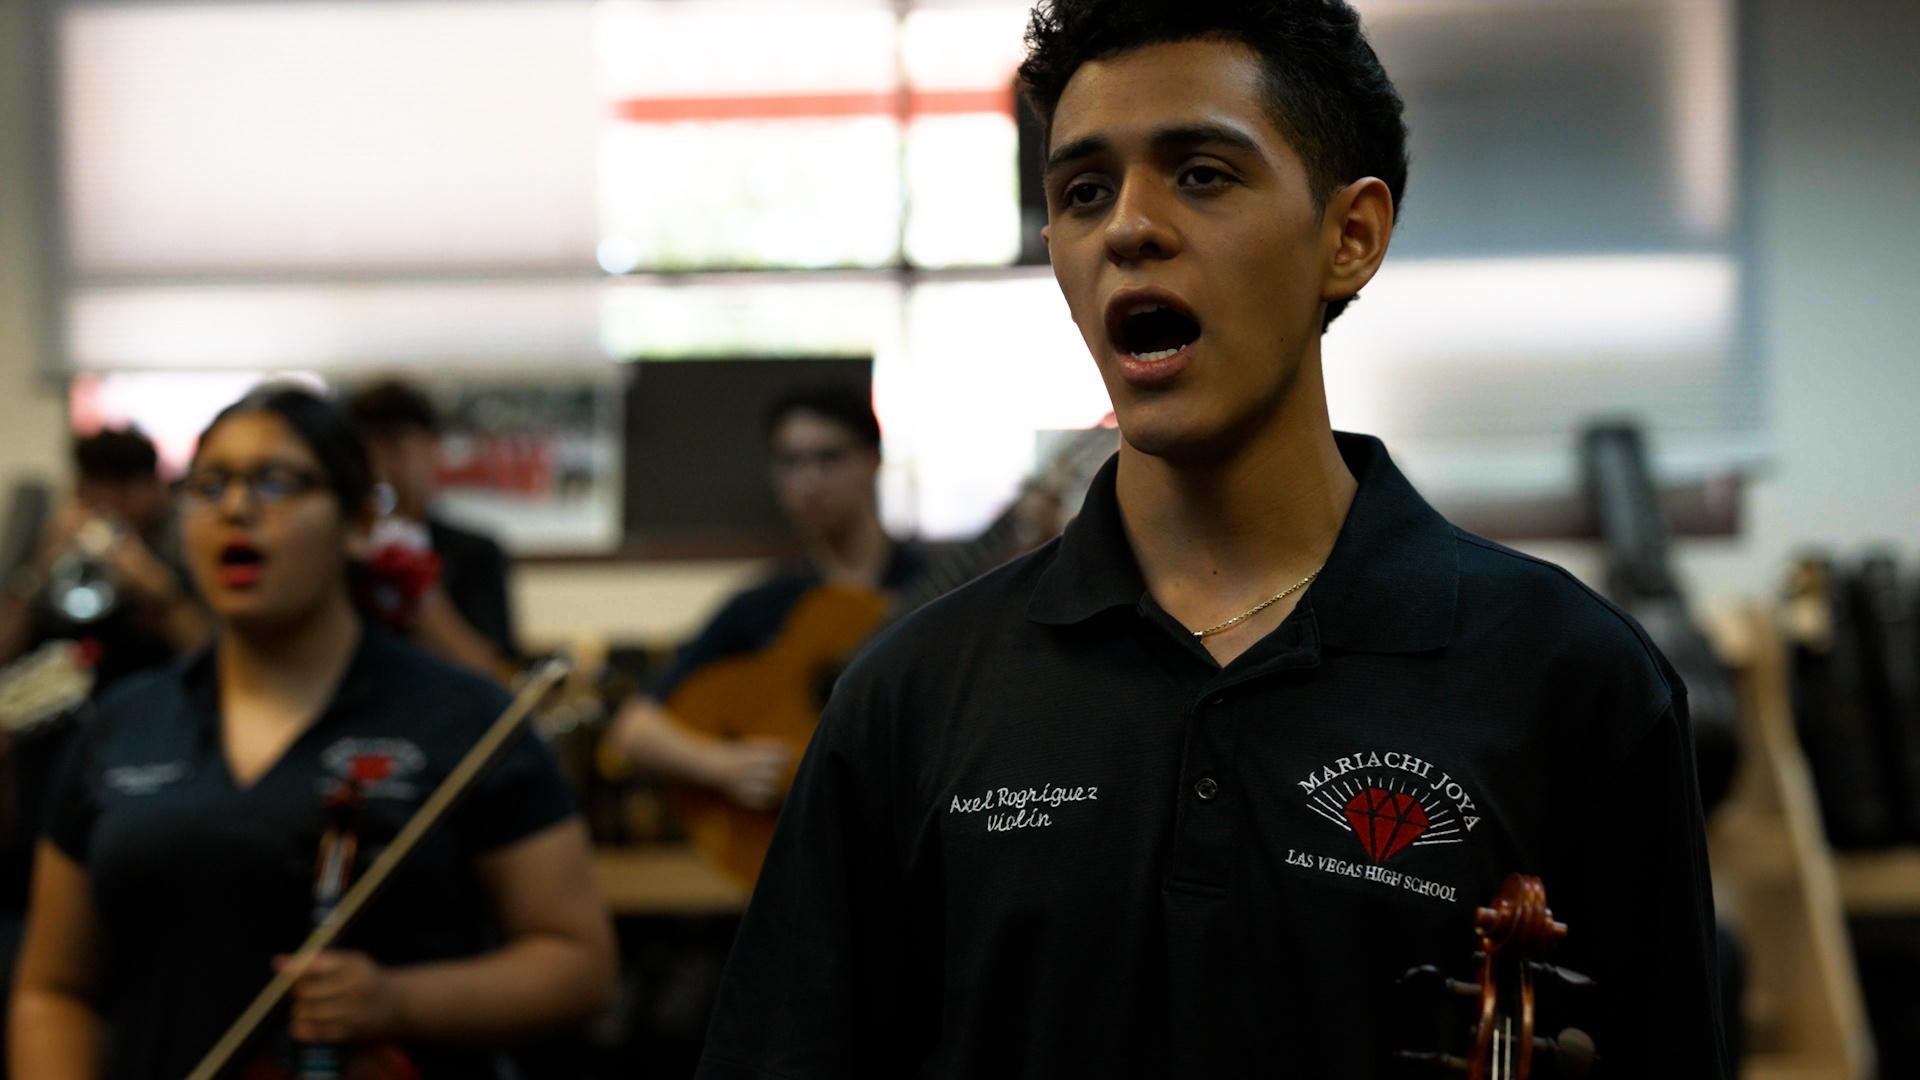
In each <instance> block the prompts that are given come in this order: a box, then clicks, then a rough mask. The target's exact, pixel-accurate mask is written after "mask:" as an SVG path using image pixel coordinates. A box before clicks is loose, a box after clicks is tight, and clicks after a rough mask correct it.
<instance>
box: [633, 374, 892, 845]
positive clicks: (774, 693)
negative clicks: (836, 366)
mask: <svg viewBox="0 0 1920 1080" xmlns="http://www.w3.org/2000/svg"><path fill="white" fill-rule="evenodd" d="M765 431H766V441H767V472H768V478H769V481H770V483H771V485H772V488H773V492H774V497H775V498H776V499H777V500H778V502H779V504H780V509H781V512H782V513H783V514H785V515H786V518H787V521H788V522H789V523H790V524H791V526H792V528H793V532H794V535H795V537H796V538H797V539H798V540H799V542H800V547H801V550H802V552H803V555H802V557H801V558H800V559H798V560H795V561H793V562H792V563H790V564H788V565H786V566H783V567H781V568H779V569H778V570H776V571H775V572H774V573H773V574H772V575H771V576H770V577H768V578H767V579H766V580H764V581H761V582H760V583H758V584H756V585H754V586H752V587H750V588H747V589H745V590H742V591H741V592H739V593H736V594H735V595H734V596H733V597H731V598H730V599H728V600H727V602H726V603H725V604H724V605H722V606H721V608H720V610H719V611H718V612H717V613H715V614H714V616H713V617H712V618H711V619H710V620H709V621H708V622H707V624H706V626H705V627H704V628H703V629H702V630H701V631H700V633H699V634H697V635H695V637H694V638H693V640H692V641H690V642H688V643H687V645H686V646H685V647H684V648H682V649H681V650H680V651H679V652H678V653H677V654H676V655H675V656H674V659H673V663H672V665H671V666H670V667H669V668H668V669H667V671H666V672H665V673H664V674H662V675H661V676H660V677H659V679H658V680H656V681H655V682H654V683H653V685H652V686H651V687H650V688H649V690H648V692H646V693H643V694H640V695H638V696H636V697H635V698H634V699H633V700H632V701H631V702H629V703H628V704H627V705H626V706H625V707H624V708H623V709H622V711H621V714H620V718H619V720H618V721H617V722H616V723H615V725H614V727H613V730H612V731H611V733H610V734H609V750H610V752H611V753H612V754H613V755H615V756H617V757H619V758H623V759H625V761H626V762H627V763H628V764H629V765H631V766H633V767H636V768H640V769H644V770H648V771H651V772H654V773H656V774H658V775H661V776H664V777H666V778H668V779H672V780H679V781H684V782H688V783H694V784H699V785H702V786H705V787H707V788H710V789H712V790H713V791H715V792H718V793H719V794H720V795H722V796H724V797H725V798H727V799H728V800H731V801H732V802H734V803H735V804H737V805H739V806H741V807H743V808H746V809H749V810H758V811H770V810H771V809H773V808H774V807H776V806H778V805H779V802H780V797H781V796H782V795H783V794H784V793H785V788H786V784H787V783H788V781H789V780H790V779H791V778H792V775H793V766H794V764H795V763H796V762H797V750H798V748H797V747H796V746H794V745H793V742H792V740H791V739H781V738H778V737H775V733H776V731H777V730H778V729H777V727H775V726H772V725H771V723H770V722H769V721H768V720H766V719H765V718H760V719H758V720H756V718H754V717H751V716H746V717H743V718H742V720H743V722H744V723H745V724H746V725H747V731H749V732H759V733H760V734H752V735H748V736H747V737H745V738H736V739H723V738H720V737H718V736H717V735H716V734H715V733H713V732H711V731H709V730H701V729H698V728H693V727H689V726H688V725H687V723H686V721H685V719H684V718H681V717H676V716H674V715H673V713H672V712H671V711H670V709H669V706H668V705H666V704H663V703H664V702H671V701H673V699H674V697H675V695H676V693H677V692H678V691H679V690H680V688H681V687H682V685H683V684H684V683H685V682H686V681H687V680H688V678H689V677H692V676H694V675H697V674H702V673H708V672H711V671H712V669H713V666H714V665H716V664H719V663H720V662H721V661H725V660H730V659H734V658H738V657H745V656H750V655H752V654H755V653H759V652H761V651H762V650H765V649H767V648H768V647H769V646H772V645H773V644H774V643H775V640H776V639H778V638H780V637H781V636H782V632H783V630H785V629H786V628H787V626H788V621H789V619H790V617H791V616H792V615H793V613H794V609H795V608H796V606H798V605H799V604H800V603H801V602H802V601H803V600H804V599H805V598H806V597H807V596H808V595H809V594H810V593H813V592H814V591H815V590H818V589H823V588H826V589H840V590H848V591H852V592H854V593H864V594H876V593H882V592H885V593H891V594H896V595H897V594H898V593H899V592H900V591H901V590H902V589H905V588H907V587H908V586H909V585H911V584H912V583H913V581H914V580H915V579H916V578H917V577H919V576H920V574H921V573H922V572H923V571H924V569H925V567H926V559H925V556H924V555H923V554H922V553H920V552H919V551H917V550H916V549H915V548H914V547H913V546H911V545H908V544H902V543H898V542H896V541H895V540H894V539H893V538H892V537H890V536H888V535H887V533H886V530H885V529H884V528H882V526H881V524H880V511H879V506H878V502H877V495H876V492H875V484H876V482H877V480H878V478H879V474H880V422H879V421H878V420H877V419H875V417H874V415H873V407H872V405H870V404H869V403H868V399H867V397H866V396H865V395H863V394H861V393H860V392H858V391H856V390H854V389H853V388H852V387H848V386H841V385H831V384H829V385H821V386H808V387H799V388H795V389H793V390H791V391H789V392H787V393H785V394H783V395H782V396H781V397H780V398H779V399H778V400H777V401H776V402H775V403H774V405H773V407H772V408H771V409H770V410H769V411H768V413H767V419H766V426H765ZM801 629H802V632H804V631H805V628H801ZM720 677H721V678H724V679H729V680H741V681H745V682H747V683H749V684H753V683H755V682H756V681H757V682H758V683H759V685H748V686H745V687H743V688H742V691H743V694H744V695H746V696H745V699H744V700H743V703H742V708H743V711H747V712H751V711H752V710H753V709H754V708H755V703H756V701H757V702H758V703H759V707H760V708H761V709H763V710H768V711H770V710H772V709H774V708H777V707H778V705H777V704H775V703H776V702H779V701H780V690H781V688H780V687H779V686H776V685H771V683H772V682H773V681H774V680H777V679H778V677H779V676H778V674H777V673H776V672H773V671H770V670H762V669H758V668H754V667H736V668H733V669H731V670H729V671H725V672H722V673H721V674H720ZM806 689H807V690H809V691H812V690H813V689H814V688H813V687H807V688H806ZM802 742H803V743H804V740H802Z"/></svg>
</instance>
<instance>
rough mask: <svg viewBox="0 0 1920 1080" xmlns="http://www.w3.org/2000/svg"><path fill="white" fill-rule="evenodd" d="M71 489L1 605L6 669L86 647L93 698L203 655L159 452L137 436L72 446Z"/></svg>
mask: <svg viewBox="0 0 1920 1080" xmlns="http://www.w3.org/2000/svg"><path fill="white" fill-rule="evenodd" d="M73 466H74V473H75V477H76V478H75V481H74V486H73V491H72V494H71V496H70V497H69V499H68V501H67V502H66V503H65V504H64V505H63V506H61V507H60V508H59V509H58V510H57V511H56V512H55V513H54V514H52V515H51V517H50V518H49V520H48V521H47V523H46V526H45V528H44V530H43V533H42V537H41V541H40V543H39V545H38V551H37V553H36V555H35V556H34V558H33V559H32V560H31V561H30V562H29V563H27V564H26V565H24V566H22V567H20V568H18V569H16V570H15V571H14V572H13V574H12V576H11V577H10V578H9V579H8V581H7V585H6V590H5V594H4V599H0V664H4V663H6V662H8V661H11V660H13V659H15V658H16V657H19V656H20V655H22V654H24V653H27V652H29V651H31V650H32V649H34V648H35V647H36V646H38V645H40V644H43V643H45V642H47V641H52V640H69V641H77V642H81V643H83V648H84V651H85V653H86V655H87V657H88V659H89V660H90V662H91V666H92V668H93V671H94V681H95V685H96V688H97V689H105V688H107V687H108V686H111V685H112V684H114V683H115V682H118V681H119V680H120V679H122V678H124V677H125V676H127V675H128V674H131V673H133V672H135V671H139V670H140V669H142V668H146V667H151V666H153V665H155V664H161V663H165V662H166V661H168V660H170V659H172V658H173V657H175V656H177V655H179V654H181V653H184V652H186V651H188V650H190V649H192V648H194V647H195V646H197V645H199V644H200V643H201V642H202V641H203V640H205V638H206V634H207V625H208V624H207V617H206V612H205V610H204V609H203V608H202V606H201V605H200V602H199V601H198V600H197V599H196V598H195V597H194V595H193V592H192V589H191V588H190V587H189V586H188V584H187V580H186V576H185V574H184V572H183V571H182V570H181V569H180V566H179V556H178V551H177V548H178V538H177V537H175V536H174V535H173V533H172V522H173V518H172V504H171V500H170V499H169V497H168V492H167V486H166V484H165V482H164V481H162V479H161V477H160V470H159V457H158V455H157V454H156V453H155V451H154V446H153V442H152V441H151V440H149V439H148V438H147V437H146V436H145V435H142V434H141V433H140V432H139V431H137V430H135V429H132V428H124V429H107V430H102V431H99V432H96V433H94V434H92V435H86V436H82V437H80V438H77V439H75V440H74V443H73Z"/></svg>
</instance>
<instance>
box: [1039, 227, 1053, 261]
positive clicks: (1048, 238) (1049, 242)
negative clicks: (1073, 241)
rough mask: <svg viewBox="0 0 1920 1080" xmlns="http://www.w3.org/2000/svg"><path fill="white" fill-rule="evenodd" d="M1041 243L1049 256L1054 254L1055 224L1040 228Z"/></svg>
mask: <svg viewBox="0 0 1920 1080" xmlns="http://www.w3.org/2000/svg"><path fill="white" fill-rule="evenodd" d="M1040 243H1041V244H1042V245H1043V246H1044V247H1045V248H1046V249H1047V254H1049V255H1051V254H1053V222H1051V221H1049V222H1047V223H1046V224H1045V225H1042V226H1040Z"/></svg>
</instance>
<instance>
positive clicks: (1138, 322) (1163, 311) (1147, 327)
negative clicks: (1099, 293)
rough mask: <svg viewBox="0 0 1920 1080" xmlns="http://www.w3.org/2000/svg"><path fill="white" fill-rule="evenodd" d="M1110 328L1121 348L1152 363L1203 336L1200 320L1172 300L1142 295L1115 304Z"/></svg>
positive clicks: (1115, 343) (1135, 357) (1167, 357)
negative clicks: (1136, 298) (1126, 301)
mask: <svg viewBox="0 0 1920 1080" xmlns="http://www.w3.org/2000/svg"><path fill="white" fill-rule="evenodd" d="M1107 330H1108V334H1109V336H1110V339H1111V340H1112V341H1113V343H1114V345H1115V346H1116V347H1117V348H1119V350H1120V351H1121V352H1123V353H1126V354H1127V355H1129V356H1131V357H1133V358H1134V359H1135V360H1143V361H1146V362H1148V363H1152V362H1153V361H1155V360H1166V359H1169V358H1171V357H1173V356H1176V355H1178V354H1179V353H1180V350H1182V349H1184V348H1186V347H1187V346H1189V345H1191V344H1193V343H1194V342H1195V341H1197V340H1199V338H1200V320H1199V319H1197V318H1195V317H1194V315H1193V313H1192V312H1191V311H1188V310H1187V309H1186V308H1185V307H1184V306H1182V305H1180V304H1179V303H1177V302H1175V301H1173V300H1171V299H1146V298H1141V299H1138V300H1133V301H1131V302H1128V303H1124V304H1117V305H1114V306H1113V308H1112V310H1110V311H1109V312H1108V317H1107Z"/></svg>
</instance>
